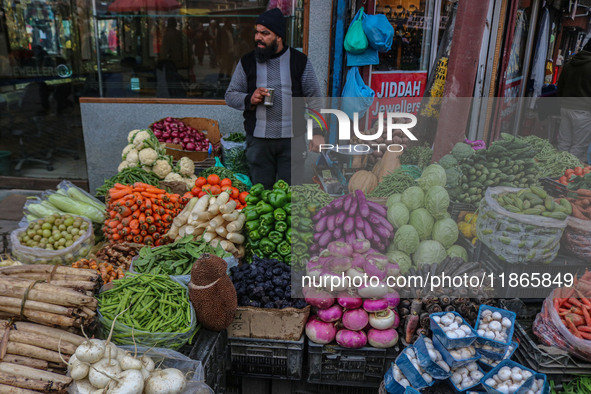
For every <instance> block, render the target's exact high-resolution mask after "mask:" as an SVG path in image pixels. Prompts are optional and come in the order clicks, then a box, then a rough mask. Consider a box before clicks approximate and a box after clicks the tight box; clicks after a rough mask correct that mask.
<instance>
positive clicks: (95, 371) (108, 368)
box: [88, 358, 121, 389]
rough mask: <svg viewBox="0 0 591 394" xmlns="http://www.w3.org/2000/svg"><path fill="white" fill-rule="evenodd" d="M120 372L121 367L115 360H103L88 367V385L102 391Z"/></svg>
mask: <svg viewBox="0 0 591 394" xmlns="http://www.w3.org/2000/svg"><path fill="white" fill-rule="evenodd" d="M120 372H121V367H120V366H119V362H118V361H117V360H109V359H108V358H103V359H102V360H100V361H99V362H96V363H94V364H93V365H92V366H91V367H90V371H89V372H88V380H90V383H92V385H93V386H94V387H96V388H97V389H104V388H105V387H107V385H108V384H109V382H110V381H111V379H112V378H113V377H115V376H116V375H117V374H118V373H120Z"/></svg>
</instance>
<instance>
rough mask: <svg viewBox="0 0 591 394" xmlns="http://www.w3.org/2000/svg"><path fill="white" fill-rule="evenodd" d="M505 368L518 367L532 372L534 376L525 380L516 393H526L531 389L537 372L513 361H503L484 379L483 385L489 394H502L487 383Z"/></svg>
mask: <svg viewBox="0 0 591 394" xmlns="http://www.w3.org/2000/svg"><path fill="white" fill-rule="evenodd" d="M503 367H509V368H514V367H518V368H521V369H522V370H526V371H529V372H531V374H532V376H531V377H530V378H528V379H525V380H523V383H522V384H521V386H520V387H519V389H518V390H517V391H516V393H525V392H526V391H527V389H529V388H530V387H531V385H532V383H533V380H534V375H535V374H536V371H535V370H532V369H530V368H528V367H527V366H525V365H519V364H518V363H516V362H515V361H513V360H503V361H501V362H500V363H499V365H497V366H496V367H494V368H493V369H491V370H490V371H488V372H487V373H486V375H484V377H483V378H482V385H483V386H484V388H485V389H486V392H487V393H490V394H497V393H498V394H501V393H502V392H501V391H498V390H496V389H494V388H492V387H491V386H489V385H487V384H486V383H485V382H486V381H487V380H488V379H491V378H492V377H493V376H494V375H496V374H497V373H498V372H499V370H500V369H501V368H503Z"/></svg>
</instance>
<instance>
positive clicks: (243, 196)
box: [238, 192, 248, 204]
mask: <svg viewBox="0 0 591 394" xmlns="http://www.w3.org/2000/svg"><path fill="white" fill-rule="evenodd" d="M246 196H248V192H242V193H240V194H239V195H238V201H240V202H241V203H242V204H246Z"/></svg>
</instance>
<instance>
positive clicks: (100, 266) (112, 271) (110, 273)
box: [72, 259, 125, 283]
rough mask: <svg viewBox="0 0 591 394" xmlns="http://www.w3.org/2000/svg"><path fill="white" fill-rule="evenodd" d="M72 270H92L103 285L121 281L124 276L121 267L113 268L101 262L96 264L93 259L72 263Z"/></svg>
mask: <svg viewBox="0 0 591 394" xmlns="http://www.w3.org/2000/svg"><path fill="white" fill-rule="evenodd" d="M72 267H73V268H82V269H92V270H95V271H96V272H98V273H99V274H100V275H101V278H102V279H103V283H109V282H112V281H114V280H115V279H121V278H123V277H124V276H125V273H124V272H123V268H122V267H114V266H113V265H112V264H110V263H105V262H104V261H101V262H100V263H97V262H96V260H94V259H90V260H88V259H81V260H78V261H76V262H75V263H72Z"/></svg>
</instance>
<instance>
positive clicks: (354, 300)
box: [337, 292, 363, 309]
mask: <svg viewBox="0 0 591 394" xmlns="http://www.w3.org/2000/svg"><path fill="white" fill-rule="evenodd" d="M337 301H338V303H339V305H340V306H342V307H343V308H345V309H357V308H360V307H361V305H363V300H362V299H361V298H359V297H357V296H355V295H351V294H350V293H348V292H343V293H341V294H339V296H338V299H337Z"/></svg>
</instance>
